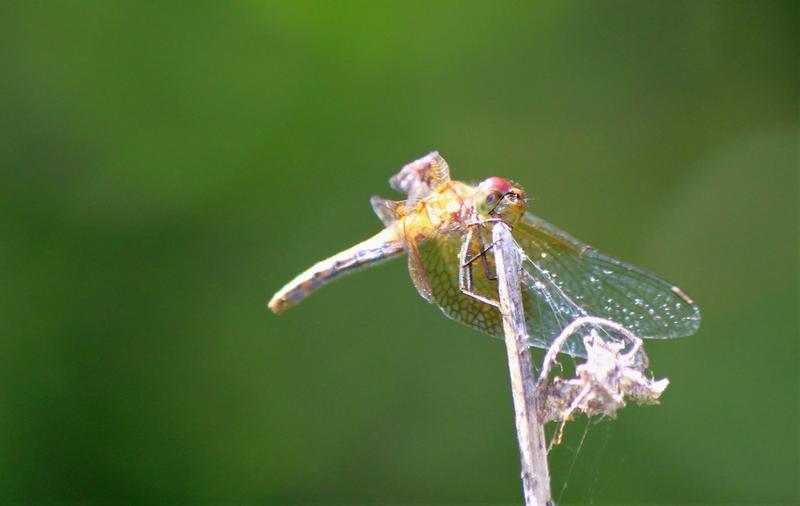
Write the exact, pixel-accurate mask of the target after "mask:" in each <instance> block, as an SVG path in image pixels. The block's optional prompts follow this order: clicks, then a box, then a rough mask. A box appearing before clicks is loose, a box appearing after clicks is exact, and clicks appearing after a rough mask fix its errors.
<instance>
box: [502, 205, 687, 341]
mask: <svg viewBox="0 0 800 506" xmlns="http://www.w3.org/2000/svg"><path fill="white" fill-rule="evenodd" d="M512 234H513V236H514V238H515V239H516V241H517V242H518V243H519V245H520V246H521V247H522V249H523V250H524V251H525V254H526V255H527V258H526V260H525V262H524V267H523V268H524V270H525V272H524V281H523V287H522V288H523V297H524V304H525V312H526V318H527V326H528V331H529V334H530V336H531V339H532V344H533V345H534V346H538V347H546V346H547V345H549V344H550V343H551V342H552V341H553V340H554V339H555V338H556V337H557V336H558V334H559V333H560V332H561V330H562V329H563V328H564V327H565V326H566V325H568V324H569V323H570V322H571V321H572V320H574V319H575V318H578V317H580V316H587V315H591V316H599V317H602V318H607V319H609V320H613V321H615V322H617V323H619V324H621V325H623V326H625V327H627V328H628V329H630V330H631V331H633V332H634V333H635V334H636V335H638V336H640V337H643V338H653V339H668V338H673V337H681V336H688V335H691V334H693V333H694V332H695V331H696V330H697V328H698V327H699V325H700V311H699V309H698V307H697V305H695V304H694V302H693V301H692V300H691V299H690V298H689V297H688V296H687V295H686V294H685V292H683V291H682V290H681V289H680V288H678V287H676V286H674V285H673V284H671V283H669V282H667V281H665V280H664V279H662V278H660V277H658V276H656V275H655V274H651V273H649V272H646V271H644V270H642V269H639V268H637V267H634V266H632V265H629V264H626V263H624V262H621V261H619V260H616V259H614V258H611V257H609V256H606V255H604V254H602V253H600V252H599V251H597V250H595V249H593V248H590V247H589V246H587V245H586V244H584V243H582V242H580V241H578V240H576V239H574V238H573V237H571V236H569V235H568V234H566V233H565V232H562V231H561V230H559V229H558V228H556V227H554V226H553V225H551V224H549V223H547V222H546V221H544V220H542V219H541V218H538V217H536V216H534V215H532V214H529V213H526V214H525V216H524V217H523V218H522V219H521V220H520V221H519V222H518V223H517V224H515V225H514V229H513V231H512ZM601 334H606V335H609V333H608V332H606V331H603V332H601ZM581 337H582V336H580V335H576V336H574V337H573V338H572V340H571V341H570V342H568V343H567V345H566V346H565V348H564V350H563V351H564V352H565V353H568V354H570V355H574V356H585V351H584V349H583V343H582V339H581ZM610 337H614V336H610Z"/></svg>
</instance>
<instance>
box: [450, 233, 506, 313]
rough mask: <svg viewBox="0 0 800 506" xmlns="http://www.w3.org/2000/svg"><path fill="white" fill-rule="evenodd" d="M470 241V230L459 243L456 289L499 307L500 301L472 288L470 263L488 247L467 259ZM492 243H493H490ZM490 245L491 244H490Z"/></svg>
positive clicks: (483, 253) (484, 252)
mask: <svg viewBox="0 0 800 506" xmlns="http://www.w3.org/2000/svg"><path fill="white" fill-rule="evenodd" d="M471 242H472V230H471V229H470V230H468V231H467V235H466V237H465V238H464V242H463V243H462V244H461V253H460V254H459V264H460V266H459V272H458V289H459V290H461V293H463V294H464V295H467V296H469V297H472V298H473V299H475V300H478V301H480V302H483V303H484V304H489V305H490V306H494V307H496V308H499V307H500V303H499V302H497V301H496V300H492V299H490V298H488V297H484V296H483V295H481V294H479V293H477V292H475V291H474V290H473V289H472V263H473V262H474V261H475V260H476V259H477V258H478V257H480V256H482V255H485V254H486V251H488V248H487V249H485V250H484V251H483V252H481V253H479V254H477V255H475V256H474V257H472V258H470V259H468V258H467V255H468V254H469V245H470V243H471ZM492 245H494V243H493V244H492ZM490 247H491V246H490Z"/></svg>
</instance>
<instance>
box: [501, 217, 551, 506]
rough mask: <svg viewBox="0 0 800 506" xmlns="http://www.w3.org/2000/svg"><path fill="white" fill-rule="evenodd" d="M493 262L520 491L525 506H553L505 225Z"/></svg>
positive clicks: (513, 250) (516, 258) (512, 246)
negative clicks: (520, 470) (519, 467)
mask: <svg viewBox="0 0 800 506" xmlns="http://www.w3.org/2000/svg"><path fill="white" fill-rule="evenodd" d="M492 236H493V237H492V239H493V241H494V242H495V246H494V258H495V265H496V269H497V282H498V289H499V298H500V311H501V312H502V314H503V331H504V333H505V341H506V351H507V352H508V370H509V373H510V375H511V394H512V396H513V399H514V411H515V412H516V425H517V440H518V441H519V453H520V461H521V464H522V472H521V476H522V490H523V494H524V497H525V504H526V506H548V505H552V504H553V502H552V499H551V495H550V472H549V470H548V468H547V447H546V446H545V437H544V423H543V422H541V421H540V419H539V416H538V412H539V409H538V394H537V390H536V387H537V381H536V378H535V377H534V370H533V365H532V361H531V353H530V350H529V348H528V344H527V343H528V331H527V328H526V325H525V312H524V310H523V306H522V293H521V292H520V270H521V265H522V257H521V254H520V250H519V246H517V244H516V243H515V242H514V239H513V237H512V236H511V231H510V229H509V228H508V226H507V225H505V224H504V223H497V224H495V226H494V227H493V230H492Z"/></svg>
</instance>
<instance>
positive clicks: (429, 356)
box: [0, 1, 800, 504]
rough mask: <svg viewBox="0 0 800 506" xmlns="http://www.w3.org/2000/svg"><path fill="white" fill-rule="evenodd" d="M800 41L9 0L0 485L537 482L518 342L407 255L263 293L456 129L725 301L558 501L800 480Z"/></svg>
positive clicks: (609, 245)
mask: <svg viewBox="0 0 800 506" xmlns="http://www.w3.org/2000/svg"><path fill="white" fill-rule="evenodd" d="M799 42H800V41H798V3H797V2H778V1H772V2H768V1H764V2H620V1H614V2H600V3H596V2H551V3H538V2H537V3H523V2H500V3H489V2H486V3H483V2H481V3H466V2H396V3H384V2H358V3H355V2H341V3H332V2H330V3H328V2H320V3H299V2H285V3H264V2H258V1H241V2H231V3H221V2H219V3H218V2H194V3H192V4H191V5H181V4H180V3H178V2H144V1H142V2H100V1H98V2H9V1H4V2H3V3H2V6H0V170H1V171H2V179H0V181H2V183H0V231H2V238H3V239H2V247H0V275H2V282H0V325H2V327H1V329H2V330H1V331H0V375H1V376H0V500H1V501H2V502H6V501H10V500H16V501H20V502H50V501H66V502H70V501H80V502H87V503H91V502H108V501H120V502H127V501H139V502H153V501H197V500H205V501H214V502H255V503H264V504H281V503H290V502H294V503H296V502H308V503H331V502H339V503H348V502H403V503H416V502H430V503H462V502H487V503H508V504H513V503H517V502H519V500H520V484H519V478H518V473H519V462H518V456H517V448H516V438H515V435H514V429H513V428H514V424H513V410H512V406H511V399H510V394H509V384H508V383H509V382H508V377H507V371H506V363H505V350H504V347H503V345H502V343H501V342H499V341H497V340H494V339H490V338H487V337H485V336H483V335H481V334H478V333H476V332H474V331H472V330H470V329H468V328H466V327H463V326H460V325H458V324H456V323H454V322H452V321H449V320H447V319H446V318H444V317H443V316H442V315H441V314H440V313H439V311H438V310H437V309H436V308H435V307H433V306H430V305H428V304H426V303H425V302H424V301H423V300H422V299H421V298H420V297H419V296H418V295H417V293H416V291H415V290H414V288H413V286H412V285H411V283H410V281H409V279H408V275H407V273H406V267H405V263H404V262H403V261H395V262H392V263H390V264H387V265H385V266H382V267H379V268H375V269H371V270H369V271H368V272H364V273H360V274H359V275H357V276H352V277H349V278H347V279H346V280H343V281H340V282H337V283H336V284H335V285H333V286H331V287H328V288H326V289H324V290H322V291H321V292H320V293H319V294H317V295H316V296H314V297H312V298H311V299H309V300H308V301H306V302H305V303H304V304H303V305H302V306H300V307H299V308H297V309H295V310H293V311H290V312H289V313H287V314H285V315H281V316H280V317H276V316H275V315H273V314H272V313H270V312H268V311H267V310H266V308H265V302H266V300H267V299H268V298H269V296H270V295H271V294H272V293H273V292H274V291H276V290H277V289H278V288H280V287H281V286H282V284H283V283H284V282H286V281H287V280H288V279H290V278H291V277H293V276H294V275H295V274H297V273H298V272H299V271H300V270H302V269H304V268H306V267H307V266H308V265H310V264H311V263H313V262H315V261H317V260H320V259H321V258H323V257H325V256H327V255H329V254H331V253H334V252H336V251H338V250H340V249H343V248H345V247H347V246H349V245H351V244H353V243H355V242H356V241H358V240H360V239H363V238H365V237H367V236H369V235H371V234H372V233H374V232H376V231H377V230H378V229H379V223H378V221H377V219H376V218H375V217H374V216H373V215H372V212H371V210H370V208H369V204H368V198H369V196H370V195H373V194H376V193H379V194H383V195H384V196H396V195H394V194H393V193H392V192H391V190H390V189H389V188H388V186H387V178H388V177H389V176H391V175H392V174H393V173H394V172H395V171H396V170H397V169H398V168H399V167H400V166H401V165H402V164H404V163H405V162H408V161H410V160H412V159H414V158H416V157H418V156H421V155H423V154H425V153H427V152H428V151H430V150H432V149H438V150H440V151H441V152H442V154H443V155H444V156H445V157H447V159H448V160H449V162H450V165H451V168H452V172H453V175H454V176H455V177H456V178H458V179H464V180H472V181H475V180H479V179H481V178H483V177H485V176H487V175H493V174H496V175H502V176H506V177H510V178H513V179H514V180H516V181H519V182H521V183H522V184H523V185H524V186H525V188H526V190H527V192H528V193H529V195H531V196H532V197H533V200H532V206H533V211H534V212H535V213H537V214H539V215H540V216H543V217H545V218H546V219H548V220H550V221H552V222H554V223H556V224H558V225H559V226H560V227H562V228H564V229H565V230H568V231H570V233H572V234H574V235H575V236H577V237H579V238H581V239H583V240H585V241H587V242H590V243H591V244H593V245H595V246H597V247H598V248H600V249H602V250H604V251H606V252H607V253H610V254H612V255H614V256H618V257H620V258H622V259H625V260H628V261H631V262H633V263H636V264H639V265H641V266H644V267H646V268H648V269H650V270H653V271H655V272H658V273H661V274H662V275H664V276H665V277H667V278H668V279H670V280H672V281H674V282H675V283H677V284H679V285H680V286H682V287H684V288H685V289H686V290H687V291H688V292H689V293H691V294H692V296H693V297H694V298H695V299H696V300H697V301H698V302H699V304H700V306H701V308H702V311H703V324H702V325H701V328H700V331H699V333H698V334H697V335H695V336H693V337H691V338H687V339H682V340H675V341H669V342H655V343H652V344H648V351H649V353H650V356H651V361H652V364H653V370H654V373H655V374H656V376H659V377H661V376H668V377H669V378H670V379H671V381H672V384H671V386H670V388H669V389H668V390H667V392H666V394H665V395H664V397H663V402H662V404H661V405H660V406H657V407H646V408H642V407H630V408H627V409H625V410H624V411H623V412H622V413H621V416H620V417H619V419H618V420H617V421H615V422H613V423H609V422H600V423H592V424H590V425H587V424H586V423H582V422H577V423H576V424H574V425H573V426H572V428H571V429H570V430H569V431H568V434H567V438H566V441H565V442H564V444H563V445H562V446H561V447H559V448H558V449H557V450H556V451H554V452H553V455H552V460H553V462H552V466H553V467H552V473H553V481H554V485H553V487H554V490H555V492H556V493H557V495H558V493H559V491H561V490H562V488H563V483H564V482H565V481H566V485H567V486H566V489H565V491H564V492H563V495H561V496H560V497H561V502H562V503H568V502H574V503H586V502H596V503H602V502H632V503H638V502H719V503H730V502H767V501H785V502H793V501H794V500H798V499H800V497H799V495H800V494H799V492H798V483H799V482H800V479H799V478H798V477H799V476H800V465H799V460H800V457H799V455H800V439H799V438H800V434H799V433H798V427H800V419H799V417H798V406H799V405H800V391H799V389H800V378H798V365H797V364H798V358H799V357H798V339H800V338H799V337H798V334H799V332H798V306H799V304H798V302H799V301H798V279H799V274H800V273H799V272H798V232H799V227H798V114H799V111H800V109H799V105H798V88H799V87H800V80H799V79H798V43H799ZM584 435H585V436H586V437H585V439H584V438H583V436H584ZM582 440H583V444H581V441H582ZM576 455H577V457H576Z"/></svg>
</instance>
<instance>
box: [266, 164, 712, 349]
mask: <svg viewBox="0 0 800 506" xmlns="http://www.w3.org/2000/svg"><path fill="white" fill-rule="evenodd" d="M389 183H390V186H391V187H392V188H394V189H395V190H397V191H400V192H402V193H405V194H406V196H407V198H405V199H403V200H399V201H395V200H389V199H384V198H381V197H377V196H374V197H372V198H371V199H370V203H371V205H372V209H373V211H374V212H375V214H376V215H377V217H378V218H379V219H380V221H381V222H382V223H383V225H384V228H383V230H381V231H380V232H378V233H377V234H376V235H374V236H373V237H371V238H369V239H367V240H365V241H363V242H360V243H358V244H356V245H355V246H353V247H351V248H348V249H346V250H344V251H342V252H340V253H337V254H335V255H333V256H332V257H330V258H328V259H326V260H322V261H320V262H318V263H316V264H314V265H313V266H311V267H310V268H309V269H307V270H306V271H304V272H302V273H301V274H299V275H298V276H297V277H295V278H294V279H293V280H291V281H290V282H289V283H287V284H286V286H284V287H283V288H281V289H280V290H279V291H278V292H277V293H276V294H275V295H274V296H273V297H272V299H271V300H270V301H269V303H268V307H269V308H270V309H271V310H272V311H273V312H275V313H280V312H283V311H285V310H287V309H289V308H291V307H293V306H295V305H297V304H298V303H300V302H301V301H302V300H303V299H305V298H306V297H308V296H309V295H310V294H312V293H313V292H314V291H316V290H317V289H318V288H320V287H321V286H323V285H325V284H327V283H328V282H330V281H332V280H334V279H336V278H338V277H340V276H341V275H343V274H347V273H351V272H354V271H358V270H361V269H363V268H366V267H368V266H372V265H375V264H378V263H380V262H383V261H385V260H388V259H390V258H394V257H396V256H400V255H402V254H406V255H407V257H408V272H409V274H410V276H411V280H412V282H413V284H414V286H415V287H416V289H417V291H418V292H419V294H420V295H421V296H422V297H423V298H424V299H425V300H427V301H428V302H430V303H432V304H435V305H436V306H438V307H439V308H440V309H441V311H442V312H443V313H444V314H445V315H446V316H447V317H449V318H451V319H453V320H456V321H458V322H460V323H463V324H465V325H467V326H469V327H472V328H473V329H476V330H478V331H480V332H483V333H485V334H488V335H491V336H495V337H499V338H501V339H502V338H503V325H502V314H501V311H500V307H499V304H498V302H497V300H498V288H497V275H496V272H495V261H494V253H493V247H494V244H493V243H492V242H491V238H492V234H491V230H492V227H494V226H497V225H498V224H500V223H502V224H505V225H506V226H508V227H510V229H511V235H512V236H513V238H514V240H515V241H516V242H517V243H518V245H519V246H520V248H521V249H522V251H523V264H522V272H521V276H520V279H521V281H520V291H521V294H522V301H523V307H524V312H525V323H526V327H527V330H528V335H529V345H530V346H532V347H537V348H543V349H547V348H548V347H549V346H550V345H551V344H552V342H553V341H554V340H555V339H556V337H557V336H558V335H559V333H560V332H561V331H562V330H563V329H564V328H565V327H566V326H567V325H569V324H570V323H571V322H573V321H575V320H576V319H578V318H581V317H585V316H595V317H600V318H603V319H607V320H611V321H614V322H616V323H618V324H619V325H621V326H623V327H625V328H626V329H628V330H629V331H631V332H633V333H634V334H635V335H637V336H639V337H642V338H651V339H669V338H676V337H682V336H689V335H691V334H693V333H695V332H696V331H697V329H698V327H699V325H700V310H699V308H698V306H697V305H696V304H695V302H694V301H693V300H692V299H691V298H690V297H689V295H687V294H686V292H684V291H683V290H682V289H680V288H678V287H677V286H675V285H674V284H672V283H670V282H668V281H666V280H664V279H663V278H661V277H659V276H657V275H655V274H652V273H650V272H647V271H645V270H643V269H640V268H638V267H635V266H633V265H630V264H628V263H625V262H622V261H620V260H617V259H615V258H612V257H610V256H607V255H605V254H603V253H601V252H600V251H598V250H597V249H595V248H594V247H592V246H589V245H588V244H585V243H583V242H581V241H579V240H577V239H575V238H573V237H572V236H570V235H569V234H567V233H566V232H563V231H561V230H560V229H558V228H557V227H555V226H554V225H551V224H550V223H548V222H547V221H545V220H543V219H542V218H539V217H538V216H535V215H534V214H532V213H530V212H529V211H528V203H527V202H528V200H527V198H526V194H525V191H524V190H523V189H522V188H521V187H520V186H519V185H517V184H515V183H513V182H511V181H509V180H507V179H504V178H501V177H497V176H493V177H489V178H487V179H485V180H484V181H482V182H481V183H480V184H478V185H470V184H467V183H463V182H460V181H456V180H453V179H451V178H450V169H449V165H448V163H447V161H446V160H445V159H444V158H443V157H442V156H441V155H439V153H438V152H435V151H434V152H432V153H429V154H428V155H426V156H424V157H422V158H420V159H418V160H415V161H413V162H411V163H409V164H407V165H405V166H404V167H403V168H402V169H401V170H400V172H398V173H397V174H396V175H395V176H393V177H392V178H391V179H390V180H389ZM589 330H592V329H587V331H589ZM594 331H595V332H598V331H599V332H600V333H601V335H603V336H604V337H607V338H609V339H617V338H619V336H615V335H613V332H611V331H609V330H608V329H600V328H596V329H594ZM560 352H561V353H566V354H567V355H571V356H574V357H585V356H586V350H585V348H584V345H583V338H582V336H581V335H580V334H578V333H576V334H575V335H574V336H572V337H570V338H569V340H568V341H567V342H566V343H565V344H564V346H563V347H562V348H561V350H560Z"/></svg>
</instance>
